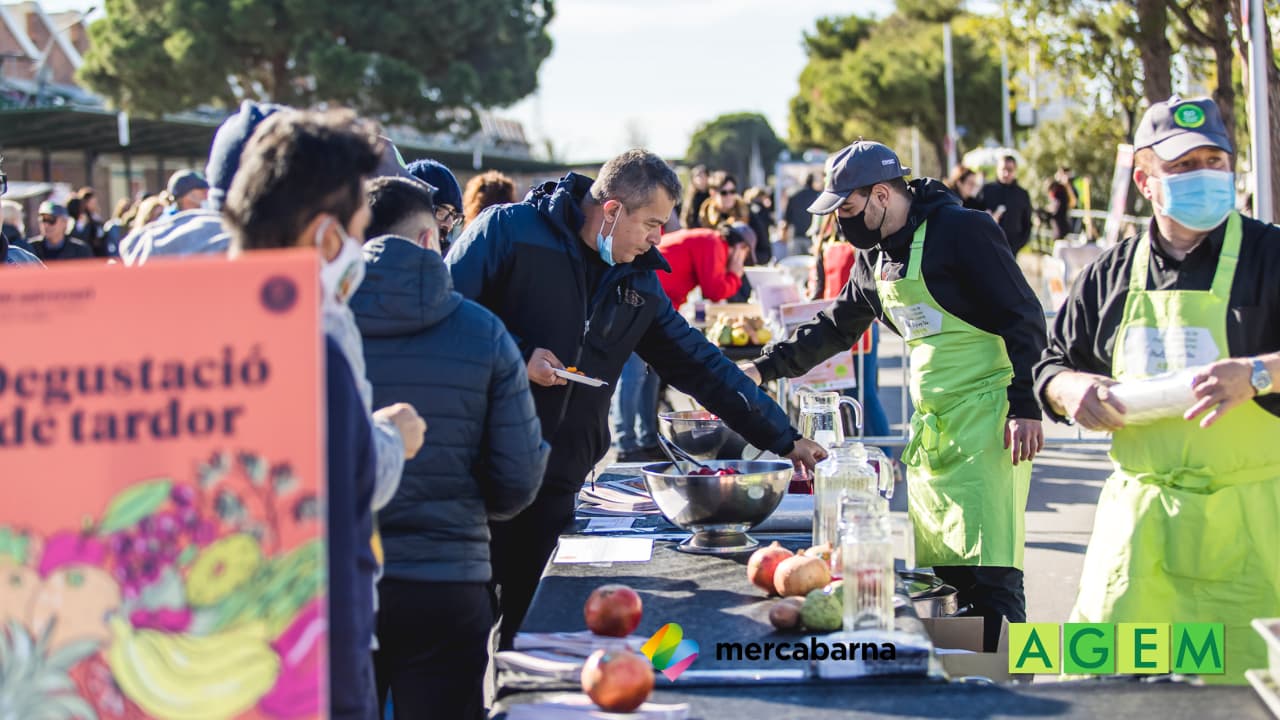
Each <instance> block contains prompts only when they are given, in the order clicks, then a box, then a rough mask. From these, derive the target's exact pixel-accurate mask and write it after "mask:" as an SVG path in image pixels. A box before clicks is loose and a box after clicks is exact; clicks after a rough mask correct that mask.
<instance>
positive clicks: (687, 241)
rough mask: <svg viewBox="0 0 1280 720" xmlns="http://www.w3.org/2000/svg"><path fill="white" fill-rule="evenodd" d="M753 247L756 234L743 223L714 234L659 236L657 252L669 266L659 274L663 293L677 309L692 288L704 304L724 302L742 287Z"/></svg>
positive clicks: (703, 231)
mask: <svg viewBox="0 0 1280 720" xmlns="http://www.w3.org/2000/svg"><path fill="white" fill-rule="evenodd" d="M754 246H755V232H754V231H752V230H751V228H750V227H748V226H747V225H744V224H742V223H737V224H735V225H726V226H722V227H720V228H717V229H715V230H711V229H707V228H695V229H693V230H677V231H676V232H673V233H668V234H667V235H663V236H662V244H661V245H659V246H658V251H659V252H661V253H662V257H664V258H666V260H667V264H668V265H670V266H671V272H670V273H665V274H659V275H658V280H659V282H661V283H662V289H663V290H664V291H665V292H666V293H667V297H669V298H671V304H672V305H674V306H675V307H676V308H679V307H680V306H681V305H683V304H684V302H685V300H686V299H688V297H689V293H690V292H693V289H694V288H695V287H700V288H702V297H704V298H706V299H707V300H711V301H713V302H714V301H716V300H727V299H729V298H731V297H733V296H734V295H735V294H737V292H738V290H739V289H740V288H741V287H742V274H743V272H744V269H745V268H746V264H747V258H749V257H750V256H751V249H752V248H753V247H754Z"/></svg>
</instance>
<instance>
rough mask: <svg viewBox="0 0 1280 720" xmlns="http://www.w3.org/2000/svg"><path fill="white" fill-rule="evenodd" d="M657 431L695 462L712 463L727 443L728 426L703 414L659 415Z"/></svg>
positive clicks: (674, 413) (700, 411)
mask: <svg viewBox="0 0 1280 720" xmlns="http://www.w3.org/2000/svg"><path fill="white" fill-rule="evenodd" d="M658 431H659V432H661V433H662V437H664V438H666V439H668V440H670V441H671V442H673V443H675V444H676V445H677V446H678V447H679V448H680V449H681V450H684V451H685V452H687V453H689V454H690V455H692V456H693V457H695V458H697V459H699V460H714V459H715V457H716V454H717V453H719V452H720V448H722V447H724V444H725V441H727V440H728V439H729V435H730V430H729V426H728V425H725V424H724V421H723V420H721V419H720V418H718V417H716V416H715V415H713V414H712V413H709V412H707V411H706V410H681V411H679V412H668V413H660V414H659V415H658Z"/></svg>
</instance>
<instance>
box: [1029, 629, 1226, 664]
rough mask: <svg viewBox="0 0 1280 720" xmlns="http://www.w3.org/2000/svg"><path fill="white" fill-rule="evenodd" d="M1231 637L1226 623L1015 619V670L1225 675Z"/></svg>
mask: <svg viewBox="0 0 1280 720" xmlns="http://www.w3.org/2000/svg"><path fill="white" fill-rule="evenodd" d="M1059 629H1061V634H1059ZM1225 640H1226V637H1225V631H1224V629H1223V624H1222V623H1172V624H1170V623H1118V624H1115V625H1112V624H1110V623H1066V624H1064V625H1061V626H1059V625H1058V623H1013V624H1011V625H1010V626H1009V672H1010V673H1011V674H1018V673H1021V674H1059V673H1066V674H1068V675H1115V674H1120V675H1146V674H1150V675H1160V674H1166V673H1169V672H1175V673H1183V674H1187V675H1221V674H1223V673H1225V672H1226V655H1225V654H1224V647H1225Z"/></svg>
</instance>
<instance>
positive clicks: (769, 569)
mask: <svg viewBox="0 0 1280 720" xmlns="http://www.w3.org/2000/svg"><path fill="white" fill-rule="evenodd" d="M792 555H793V553H792V552H791V551H790V550H788V549H786V548H784V547H782V546H781V545H779V544H778V543H777V541H776V540H775V541H774V543H773V544H772V545H770V546H768V547H762V548H760V549H759V550H756V551H755V552H753V553H751V559H750V560H748V561H747V580H748V581H750V583H751V584H752V585H755V586H756V587H758V588H760V589H761V590H764V591H765V592H767V593H769V594H770V595H772V594H773V592H774V586H773V574H774V572H775V571H776V570H777V568H778V563H780V562H782V561H783V560H786V559H787V558H789V557H791V556H792Z"/></svg>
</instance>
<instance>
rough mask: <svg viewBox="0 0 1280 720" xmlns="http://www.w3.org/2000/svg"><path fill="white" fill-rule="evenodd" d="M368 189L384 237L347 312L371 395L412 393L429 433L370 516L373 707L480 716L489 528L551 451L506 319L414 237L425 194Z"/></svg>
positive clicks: (422, 218) (401, 184) (537, 474)
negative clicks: (465, 291)
mask: <svg viewBox="0 0 1280 720" xmlns="http://www.w3.org/2000/svg"><path fill="white" fill-rule="evenodd" d="M369 198H370V208H371V209H372V212H373V218H372V221H371V222H370V224H369V227H370V228H371V232H370V234H371V235H372V234H373V233H374V232H389V233H390V234H387V235H385V236H382V237H375V239H373V240H370V241H369V242H367V243H365V246H364V253H365V259H366V260H367V261H368V272H367V274H366V276H365V279H364V282H363V283H361V284H360V289H359V291H357V292H356V295H355V297H353V298H352V299H351V309H352V310H353V311H354V312H355V314H356V321H357V323H358V324H359V326H360V332H361V334H362V335H363V336H364V356H365V361H366V363H367V367H368V374H369V381H370V382H371V383H373V398H374V402H375V403H377V404H380V405H386V404H390V403H393V402H409V403H410V404H411V405H413V406H414V408H415V409H417V410H418V412H419V413H421V414H422V417H423V418H424V419H425V420H426V422H427V425H428V427H430V428H431V432H430V433H428V434H427V438H426V442H425V443H424V444H423V446H422V451H421V452H419V453H418V455H417V456H416V457H415V458H413V459H412V460H410V461H409V462H407V463H406V464H405V468H404V478H403V479H402V480H401V482H400V487H399V489H398V490H397V491H396V495H395V497H394V498H393V499H392V500H391V503H390V504H389V505H387V506H386V507H385V508H383V509H382V511H381V512H379V513H378V524H379V527H380V528H381V531H382V544H383V547H384V548H385V549H386V568H385V572H384V575H383V578H382V581H381V582H380V583H379V584H378V598H379V608H380V609H379V612H378V641H379V645H380V647H379V649H378V650H377V652H375V653H374V671H375V674H376V676H377V682H378V697H379V707H381V706H382V705H383V704H385V702H386V697H387V693H388V690H389V691H390V692H391V694H392V695H394V696H395V707H396V716H397V717H401V718H425V717H447V718H458V719H459V720H466V719H468V718H479V717H481V716H482V711H483V709H484V704H483V697H482V689H481V685H482V681H483V678H484V672H485V664H486V662H487V660H488V655H489V654H488V649H489V648H488V640H489V632H490V630H491V629H492V627H493V614H492V613H493V609H492V606H491V605H490V599H489V594H488V587H487V584H488V583H489V581H490V580H491V578H492V573H491V570H490V564H489V525H488V523H489V522H490V521H501V520H507V519H510V518H512V517H514V516H515V515H516V514H517V513H518V512H520V511H521V510H523V509H524V508H525V507H527V506H528V505H529V503H531V502H533V498H534V495H535V494H537V492H538V486H539V485H540V484H541V482H542V471H543V469H544V468H545V467H546V461H547V454H548V452H549V451H550V448H549V447H548V446H547V444H546V443H545V442H544V441H543V440H542V434H541V429H540V427H539V424H538V416H537V414H536V413H535V412H534V408H533V398H532V397H531V396H530V395H529V380H528V378H527V377H526V375H525V367H524V359H523V358H521V357H520V351H519V349H517V348H516V345H515V342H513V341H512V340H511V336H510V335H508V334H507V331H506V329H505V328H504V327H503V326H502V321H500V320H499V319H498V318H497V317H495V316H494V314H493V313H491V312H489V311H488V310H486V309H484V308H483V307H481V306H480V305H478V304H477V303H474V302H472V301H470V300H464V299H463V298H462V296H461V295H459V294H458V293H456V292H454V291H453V283H452V281H451V280H450V279H449V270H448V269H447V268H446V267H445V264H444V260H442V259H441V258H440V254H439V253H437V252H435V251H433V250H431V249H427V248H425V247H423V246H422V245H423V244H426V243H428V242H430V240H431V239H432V238H434V234H435V231H436V222H437V221H436V218H435V215H434V209H435V208H434V206H433V204H432V200H431V191H430V190H429V189H428V188H427V186H426V185H425V184H421V183H418V182H416V181H414V180H410V179H406V178H399V177H390V178H379V179H378V180H375V181H373V182H372V183H370V185H369ZM405 238H412V240H407V239H405ZM441 618H448V619H449V620H448V621H447V622H441Z"/></svg>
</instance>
